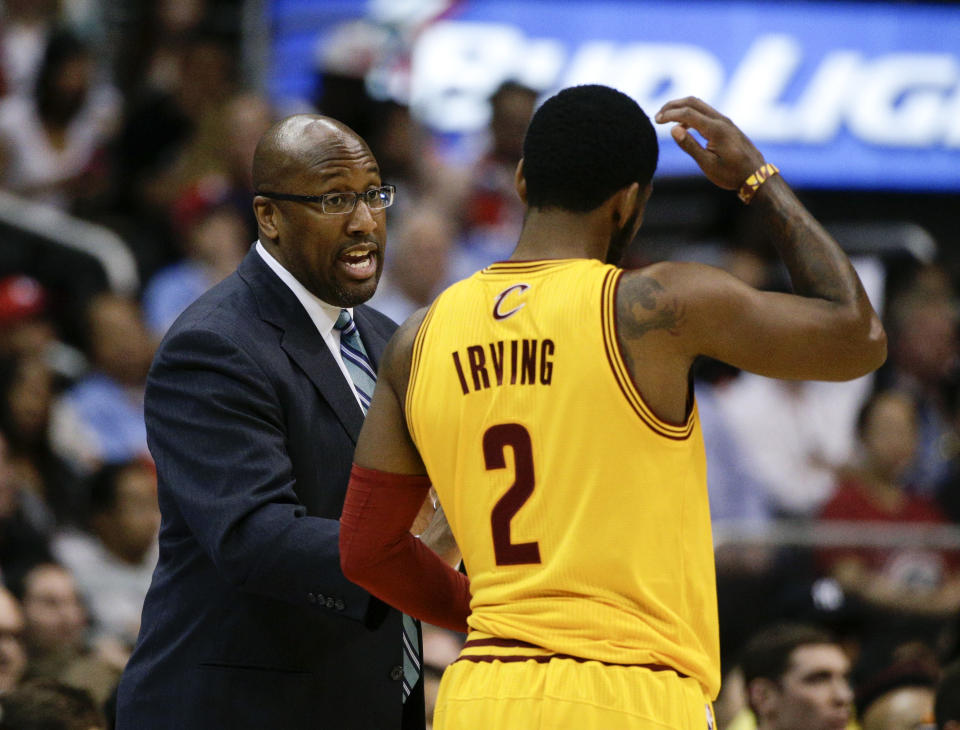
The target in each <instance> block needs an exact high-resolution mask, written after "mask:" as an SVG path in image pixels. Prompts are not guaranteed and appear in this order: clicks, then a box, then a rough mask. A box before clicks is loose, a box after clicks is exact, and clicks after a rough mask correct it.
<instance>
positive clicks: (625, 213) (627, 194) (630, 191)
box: [613, 183, 640, 224]
mask: <svg viewBox="0 0 960 730" xmlns="http://www.w3.org/2000/svg"><path fill="white" fill-rule="evenodd" d="M639 197H640V183H631V184H630V185H628V186H627V187H625V188H623V189H622V190H621V191H620V192H619V193H618V194H617V199H616V204H615V205H614V209H613V220H614V222H615V223H618V224H619V223H621V222H622V221H627V220H630V217H631V216H632V215H633V212H634V211H635V210H636V209H637V200H638V198H639Z"/></svg>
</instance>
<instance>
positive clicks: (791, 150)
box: [271, 0, 960, 205]
mask: <svg viewBox="0 0 960 730" xmlns="http://www.w3.org/2000/svg"><path fill="white" fill-rule="evenodd" d="M321 5H326V6H327V12H326V13H325V14H324V13H317V12H315V13H313V14H311V13H309V12H307V11H306V10H304V8H307V7H313V8H316V7H317V4H316V3H312V4H310V3H305V2H304V0H300V1H299V2H297V0H277V2H275V3H274V4H273V6H272V12H273V18H272V23H273V28H274V37H275V42H276V48H275V52H274V58H275V59H276V67H275V68H274V69H273V72H272V77H271V78H272V90H273V92H274V93H275V94H280V95H284V94H290V93H291V91H292V90H293V89H294V87H295V84H296V82H294V81H292V79H293V78H294V77H296V75H297V74H298V73H301V74H302V73H304V71H306V72H307V73H309V71H310V69H311V68H312V63H313V62H314V58H315V56H313V55H311V57H310V58H309V59H307V60H306V63H307V68H306V69H304V67H303V64H301V65H300V66H299V67H298V65H297V64H296V63H294V62H293V59H292V58H291V57H290V56H289V55H285V54H287V53H288V52H289V50H290V49H292V48H293V46H294V45H295V44H300V48H301V50H302V48H303V44H304V43H305V38H306V37H307V36H308V35H309V31H308V30H307V26H308V25H309V23H307V22H306V20H307V16H311V15H312V16H313V17H315V18H317V19H320V18H321V17H322V18H324V20H322V23H323V24H324V27H319V26H317V27H316V29H315V32H314V35H313V38H314V39H315V40H314V42H313V43H312V44H311V49H310V52H311V54H314V53H316V47H317V43H318V42H321V41H320V40H318V39H321V38H322V33H323V31H324V30H327V29H329V28H330V27H331V26H330V23H331V22H332V20H331V18H333V19H334V20H344V19H347V18H348V17H349V16H350V15H351V13H352V14H353V16H354V17H356V15H357V12H358V11H357V4H355V3H337V2H329V3H322V4H321ZM400 5H404V3H400ZM406 5H408V6H415V7H417V8H419V10H420V12H421V17H420V18H419V19H418V20H419V21H421V22H420V25H419V26H417V27H415V29H414V32H410V28H409V26H408V27H407V28H406V33H407V35H406V36H404V42H405V45H406V46H407V50H408V51H409V54H408V56H407V58H405V59H404V60H403V62H398V59H397V57H396V56H395V55H392V56H391V55H390V54H385V57H384V58H382V59H380V65H379V66H378V67H376V68H374V69H373V73H372V74H371V77H372V79H373V86H374V88H379V89H382V90H389V92H390V93H392V94H394V95H400V96H404V97H405V100H407V101H409V102H410V104H411V106H412V108H413V110H414V111H415V113H416V114H417V115H418V116H419V118H421V119H422V120H423V121H424V122H425V123H426V124H427V125H428V126H429V127H430V128H431V129H433V130H434V131H436V132H438V133H442V134H447V135H461V134H470V133H474V132H476V131H478V130H480V129H482V128H483V127H484V125H485V124H486V122H487V115H488V114H489V110H488V107H487V103H486V100H487V98H488V96H489V95H490V93H491V92H492V91H493V90H494V89H495V88H496V87H497V86H498V85H499V84H500V83H501V82H502V81H504V80H507V79H514V80H518V81H521V82H523V83H526V84H528V85H530V86H532V87H534V88H536V89H537V90H539V91H542V92H543V93H544V94H549V93H552V92H553V91H556V90H557V89H559V88H562V87H564V86H570V85H573V84H580V83H604V84H608V85H610V86H614V87H616V88H618V89H621V90H622V91H624V92H626V93H628V94H630V95H631V96H633V97H634V98H635V99H636V100H637V101H638V102H639V103H640V104H641V106H643V108H644V109H645V110H647V112H648V113H650V114H651V116H652V114H653V112H655V111H656V110H657V109H658V108H659V107H660V106H661V105H662V104H663V103H664V102H665V101H667V100H668V99H672V98H676V97H679V96H686V95H695V96H699V97H701V98H703V99H704V100H706V101H707V102H709V103H710V104H712V105H714V106H715V107H717V108H718V109H719V110H720V111H722V112H723V113H724V114H726V115H727V116H729V117H730V118H731V119H733V120H734V121H735V122H736V123H737V124H738V125H740V126H741V128H743V129H744V131H745V132H747V134H749V135H750V136H751V138H752V139H753V140H754V141H755V142H756V143H757V144H758V146H760V148H761V149H762V150H763V152H764V154H765V155H766V156H767V158H768V159H770V160H771V161H775V162H776V164H777V165H778V166H779V167H780V169H781V170H783V173H784V175H785V177H787V179H788V180H790V182H791V183H793V184H796V185H801V186H806V187H830V188H856V189H890V190H928V191H953V190H956V191H960V6H954V5H926V4H922V3H920V4H916V3H911V4H903V3H866V2H814V1H805V0H800V1H794V2H777V3H774V2H747V1H746V0H740V1H729V2H721V1H719V0H700V1H692V2H685V3H683V4H682V5H677V4H673V3H661V2H653V1H648V0H579V1H578V0H566V1H565V2H547V1H546V0H527V1H526V2H523V1H521V0H463V1H461V2H454V3H450V2H446V3H444V2H428V1H426V0H425V1H424V2H419V3H418V2H408V3H406ZM347 6H349V8H348V7H347ZM385 6H386V4H385V3H381V2H377V1H376V0H374V1H372V2H370V3H368V5H367V6H366V7H365V8H364V7H363V6H360V11H361V12H362V11H366V13H367V17H368V18H369V19H372V20H375V21H378V22H381V25H383V24H382V20H383V8H384V7H385ZM393 7H394V8H396V7H397V5H396V4H394V5H393ZM298 8H299V10H298ZM431 13H432V15H431ZM294 15H297V22H293V21H292V20H291V19H292V17H293V16H294ZM424 19H427V20H426V22H423V21H424ZM318 22H319V20H318ZM390 23H392V24H393V25H392V27H391V30H390V33H391V34H392V36H391V37H393V38H394V39H396V38H397V36H398V31H397V28H398V27H399V26H398V20H397V14H396V13H394V16H393V18H392V19H390ZM385 47H386V46H385ZM284 49H286V50H284ZM374 65H375V66H376V64H374ZM660 131H661V133H662V135H663V137H662V141H663V142H664V144H663V145H662V150H663V151H662V157H661V167H660V173H659V174H660V175H661V176H662V175H687V174H694V173H695V167H694V166H693V164H692V162H691V161H690V160H689V159H688V158H687V157H686V155H685V154H683V153H682V152H680V151H679V149H677V148H676V146H675V145H674V144H673V142H672V141H671V140H670V139H669V137H668V130H667V129H663V130H660ZM958 205H960V203H958Z"/></svg>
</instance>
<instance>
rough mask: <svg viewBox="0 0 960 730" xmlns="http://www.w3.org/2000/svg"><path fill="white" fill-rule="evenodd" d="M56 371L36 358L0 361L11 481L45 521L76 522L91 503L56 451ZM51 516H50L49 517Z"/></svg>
mask: <svg viewBox="0 0 960 730" xmlns="http://www.w3.org/2000/svg"><path fill="white" fill-rule="evenodd" d="M53 398H54V381H53V373H51V371H50V369H49V368H48V367H47V366H46V364H45V363H44V361H42V360H41V359H40V358H38V357H36V356H21V357H14V358H0V430H2V431H3V432H4V433H5V434H6V437H7V465H8V468H9V469H10V472H11V478H12V479H13V481H14V482H15V483H16V484H17V486H18V488H19V489H21V490H24V491H25V492H26V493H28V494H29V495H30V498H31V499H34V500H35V501H37V502H38V503H39V505H40V506H41V507H42V508H41V512H43V513H44V517H43V523H44V524H45V523H46V522H47V521H48V519H49V518H53V519H55V520H56V521H57V522H58V523H61V524H63V523H69V522H70V521H72V520H75V519H76V517H77V514H78V510H81V509H82V508H83V507H84V506H85V504H84V501H83V497H82V493H81V491H80V489H79V485H78V480H77V477H76V475H75V474H74V472H73V471H72V470H71V469H70V468H69V466H68V465H67V464H66V463H65V462H64V460H63V459H61V458H60V457H59V456H57V455H56V454H55V453H54V452H53V450H52V449H51V447H50V441H49V438H48V435H47V427H48V425H49V422H50V407H51V404H52V402H53ZM47 512H49V514H48V515H47V514H46V513H47Z"/></svg>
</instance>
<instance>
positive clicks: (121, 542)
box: [54, 460, 160, 651]
mask: <svg viewBox="0 0 960 730" xmlns="http://www.w3.org/2000/svg"><path fill="white" fill-rule="evenodd" d="M88 524H89V532H79V531H71V532H64V533H62V534H60V535H59V536H58V537H57V538H56V539H55V541H54V552H55V554H56V555H57V558H58V559H59V561H60V562H61V563H62V564H63V565H65V566H66V567H67V568H69V569H70V571H71V572H72V573H73V575H74V577H75V578H76V581H77V585H78V586H79V588H80V592H81V594H82V595H83V598H84V600H85V602H86V604H87V606H89V608H90V614H91V618H92V619H93V628H94V636H95V638H96V639H98V640H103V641H104V643H105V646H107V647H108V648H111V649H112V648H114V647H113V646H112V645H111V644H110V642H109V639H116V640H118V641H119V642H120V645H121V647H122V648H125V649H126V650H127V651H129V650H130V649H131V648H132V647H133V643H134V641H135V640H136V638H137V632H138V631H139V629H140V611H141V609H142V607H143V599H144V596H146V594H147V589H148V588H149V587H150V577H151V575H152V573H153V568H154V566H155V565H156V562H157V530H158V529H159V527H160V508H159V507H158V506H157V476H156V471H155V470H154V468H153V465H152V464H151V463H149V462H146V461H140V460H136V461H129V462H124V463H119V464H110V465H107V466H105V467H102V468H101V469H100V470H99V471H98V472H97V473H96V474H95V475H94V477H93V478H92V480H91V483H90V513H89V522H88Z"/></svg>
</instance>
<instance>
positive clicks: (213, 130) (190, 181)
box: [171, 91, 276, 243]
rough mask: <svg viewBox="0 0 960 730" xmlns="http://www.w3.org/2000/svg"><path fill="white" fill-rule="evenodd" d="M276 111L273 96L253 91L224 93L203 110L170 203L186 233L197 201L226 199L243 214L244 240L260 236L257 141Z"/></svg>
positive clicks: (206, 202)
mask: <svg viewBox="0 0 960 730" xmlns="http://www.w3.org/2000/svg"><path fill="white" fill-rule="evenodd" d="M275 117H276V115H275V113H274V111H273V107H272V106H271V104H270V102H269V101H268V100H267V99H266V98H265V97H264V96H261V95H260V94H256V93H253V92H249V91H246V92H240V93H236V94H232V95H230V96H228V97H226V98H224V99H223V100H222V101H221V102H219V103H217V104H216V105H211V106H210V108H209V109H207V110H206V112H205V113H204V114H203V115H202V116H201V118H200V119H199V121H198V124H197V127H196V130H195V132H194V134H193V137H192V139H191V141H190V143H189V144H188V145H187V147H186V148H185V150H184V153H183V157H182V159H181V161H180V164H181V166H182V169H181V172H180V176H181V178H182V182H181V184H180V188H179V190H178V192H177V196H176V197H175V199H174V200H173V201H172V203H171V215H172V216H173V224H174V226H175V228H176V229H177V230H178V231H179V232H180V234H181V235H184V234H185V231H184V226H182V220H181V216H186V217H187V218H188V219H189V218H190V217H191V215H195V214H196V211H197V208H198V207H200V208H202V207H209V206H210V205H213V204H224V205H227V206H230V207H231V208H233V210H234V212H235V213H236V214H237V215H239V216H240V217H241V222H242V223H243V226H244V228H245V231H246V232H245V233H244V235H243V240H244V242H245V243H249V242H250V241H252V240H254V239H255V238H256V237H257V227H256V218H255V217H254V215H253V206H252V205H251V204H250V201H251V199H252V198H253V195H254V190H253V179H252V177H251V173H250V170H251V169H252V167H253V152H254V149H255V148H256V145H257V141H258V140H259V139H260V137H261V135H262V134H263V133H264V132H265V131H266V130H267V128H268V127H269V126H270V125H271V124H272V123H273V122H274V121H275Z"/></svg>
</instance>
